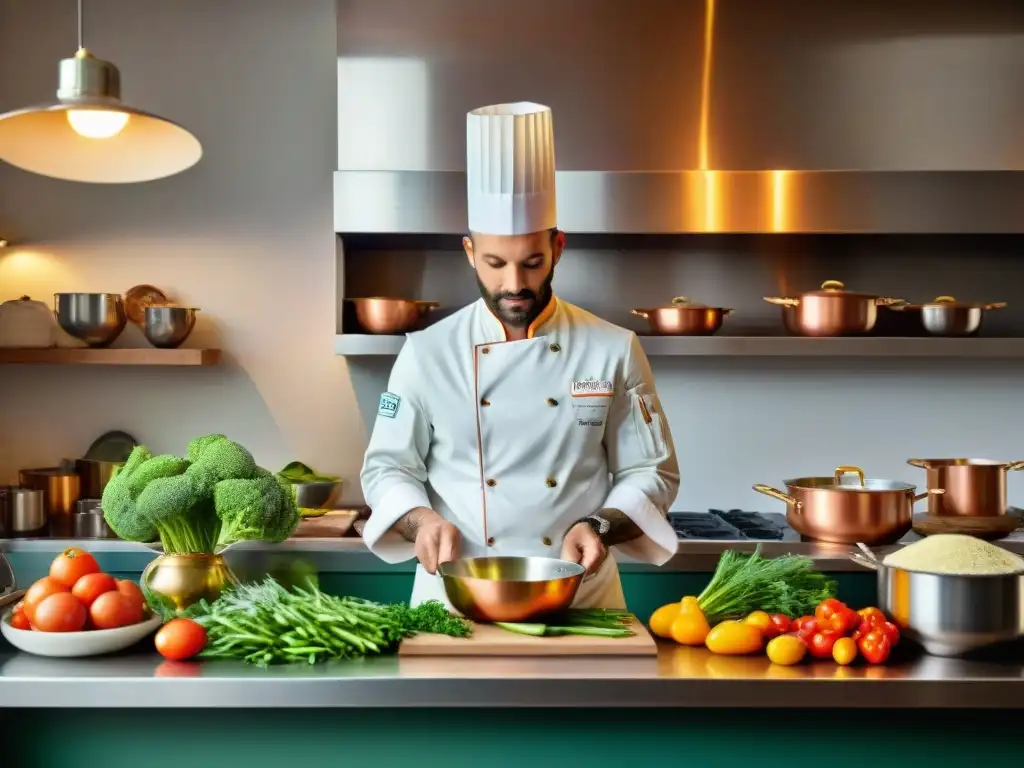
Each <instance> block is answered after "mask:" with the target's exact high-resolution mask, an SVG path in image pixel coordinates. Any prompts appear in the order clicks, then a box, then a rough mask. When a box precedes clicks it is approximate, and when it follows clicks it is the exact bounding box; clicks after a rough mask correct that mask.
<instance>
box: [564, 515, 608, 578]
mask: <svg viewBox="0 0 1024 768" xmlns="http://www.w3.org/2000/svg"><path fill="white" fill-rule="evenodd" d="M606 557H608V549H607V547H605V545H604V543H603V542H602V541H601V539H600V537H599V536H598V535H597V532H596V531H595V530H594V529H593V528H592V527H591V526H590V525H589V524H588V523H576V525H574V526H573V527H572V528H570V529H569V532H568V533H567V534H565V539H563V541H562V559H563V560H569V561H571V562H573V563H579V564H580V565H582V566H583V567H584V568H586V569H587V575H588V576H592V575H593V574H595V573H597V570H598V569H599V568H600V567H601V564H602V563H603V562H604V559H605V558H606Z"/></svg>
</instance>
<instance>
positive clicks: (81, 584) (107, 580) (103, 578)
mask: <svg viewBox="0 0 1024 768" xmlns="http://www.w3.org/2000/svg"><path fill="white" fill-rule="evenodd" d="M114 589H117V582H116V581H114V577H113V576H111V575H110V574H107V573H87V574H85V576H83V577H82V578H80V579H79V580H78V581H76V582H75V586H73V587H72V588H71V594H72V595H74V596H75V597H77V598H78V599H79V600H81V601H82V605H84V606H85V607H86V608H88V607H89V606H90V605H92V604H93V601H95V600H96V598H97V597H99V596H100V595H102V594H103V593H104V592H110V591H111V590H114Z"/></svg>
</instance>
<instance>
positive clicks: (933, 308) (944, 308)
mask: <svg viewBox="0 0 1024 768" xmlns="http://www.w3.org/2000/svg"><path fill="white" fill-rule="evenodd" d="M1005 306H1006V302H1005V301H997V302H995V303H993V304H964V303H962V302H959V301H957V300H956V299H955V298H953V297H952V296H939V297H938V298H936V299H935V301H930V302H928V303H927V304H903V305H898V306H894V307H892V309H899V310H913V311H917V312H920V313H921V325H923V326H924V329H925V330H926V331H928V333H930V334H932V335H933V336H970V335H971V334H972V333H975V332H976V331H977V330H978V329H979V328H981V320H982V317H983V316H984V313H985V312H988V311H990V310H993V309H1002V308H1003V307H1005Z"/></svg>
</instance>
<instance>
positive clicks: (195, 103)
mask: <svg viewBox="0 0 1024 768" xmlns="http://www.w3.org/2000/svg"><path fill="white" fill-rule="evenodd" d="M85 9H86V36H87V37H86V45H87V46H88V47H89V48H90V49H91V50H93V52H94V53H95V54H96V55H97V56H100V57H103V58H107V59H109V60H111V61H113V62H114V63H115V64H117V65H118V67H119V68H120V69H121V75H122V87H123V95H124V98H125V100H126V101H127V102H129V103H131V104H133V105H137V106H138V107H139V108H142V109H146V110H149V111H153V112H156V113H157V114H161V115H166V116H167V117H169V118H171V119H174V120H176V121H179V122H181V123H183V124H184V125H186V126H188V127H189V128H190V129H191V130H193V131H194V132H195V133H196V135H197V136H198V137H199V138H200V140H201V141H202V143H203V147H204V150H205V156H204V157H203V159H202V161H201V162H200V164H199V165H198V166H196V167H195V168H194V169H192V170H190V171H188V172H186V173H184V174H182V175H180V176H177V177H173V178H170V179H167V180H164V181H158V182H153V183H149V184H143V185H138V186H110V187H106V186H100V185H86V184H72V183H67V182H62V181H57V180H52V179H46V178H42V177H38V176H33V175H30V174H26V173H24V172H22V171H20V170H17V169H15V168H13V167H11V166H7V165H0V233H6V235H7V236H8V237H11V238H16V239H18V240H22V241H23V244H21V245H17V246H16V247H13V248H10V249H8V250H7V251H6V252H3V255H0V300H4V299H9V298H13V297H17V296H19V295H21V294H23V293H28V294H31V295H32V296H34V297H36V298H39V299H42V300H44V301H49V300H50V298H49V297H50V295H51V294H52V293H53V292H54V291H113V292H123V291H125V290H126V289H128V288H129V287H131V286H133V285H136V284H139V283H152V284H155V285H157V286H160V287H162V288H163V289H164V290H166V291H167V292H169V293H170V294H171V295H173V296H175V297H177V298H179V299H180V300H181V301H183V302H187V303H189V304H192V305H194V306H197V307H200V308H201V309H202V310H203V311H202V313H200V324H199V325H197V327H196V330H195V332H194V335H193V338H192V339H190V341H189V342H188V344H189V345H190V346H193V345H194V346H219V347H221V348H222V349H224V350H225V353H226V356H227V363H226V364H225V365H223V366H220V367H217V368H212V369H187V368H183V369H161V368H152V369H145V368H105V367H45V368H43V367H33V366H2V367H0V482H3V481H8V482H9V481H11V480H12V479H14V477H15V475H16V470H17V469H18V468H20V467H25V466H41V465H42V466H46V465H52V464H53V463H55V462H56V461H57V460H59V459H60V458H61V457H64V456H77V455H81V453H82V452H84V451H85V450H86V448H87V447H88V446H89V444H90V442H91V441H92V439H93V438H95V437H96V436H98V435H99V434H101V433H102V432H104V431H106V430H108V429H125V430H127V431H129V432H130V433H132V434H133V435H135V436H136V437H137V438H138V439H139V440H141V441H143V442H145V443H147V444H149V445H151V446H152V448H153V449H154V450H158V451H181V450H183V449H184V447H185V443H186V441H187V440H188V439H190V438H191V437H193V436H196V435H199V434H204V433H207V432H211V431H223V432H226V433H227V434H228V435H230V436H232V437H234V438H236V439H238V440H240V441H241V442H243V443H244V444H246V445H247V446H249V447H251V449H252V450H253V452H254V453H255V454H256V457H257V459H258V460H259V461H260V462H261V463H263V464H265V465H266V466H268V467H271V468H277V467H279V466H280V465H282V464H283V463H284V462H286V461H288V460H291V459H302V460H303V461H306V462H308V463H310V464H312V465H314V466H315V467H316V468H317V469H319V470H321V471H324V472H337V473H341V474H343V475H345V476H348V477H355V475H356V474H357V473H358V469H359V464H360V454H361V451H362V446H363V445H364V443H365V435H364V434H363V431H362V429H363V428H362V423H361V421H360V420H359V418H358V416H357V413H356V409H355V408H354V407H353V402H354V400H353V393H352V389H351V385H350V383H349V378H348V375H347V372H346V368H345V363H344V361H343V360H341V359H339V358H336V357H335V356H334V355H333V354H332V349H331V343H332V335H333V331H334V285H335V280H334V268H335V236H334V234H333V233H332V218H331V194H332V192H331V174H332V171H333V170H334V168H335V167H336V153H337V143H336V142H337V139H336V136H337V134H336V96H335V92H336V65H335V53H336V34H335V21H334V19H335V10H334V2H333V0H302V2H282V1H281V0H217V2H208V1H207V0H174V1H173V2H170V1H169V0H90V1H89V2H87V3H85ZM74 51H75V4H74V3H73V2H69V1H68V0H4V2H2V3H0V111H6V110H8V109H12V108H16V107H19V106H24V105H27V104H31V103H34V102H39V101H44V100H47V99H49V98H52V96H53V91H54V90H55V89H56V72H57V62H58V60H59V59H61V58H64V57H67V56H70V55H73V54H74ZM117 345H118V346H122V345H124V346H145V345H146V342H145V340H144V339H143V338H142V336H141V334H140V333H139V332H138V331H137V330H136V329H134V328H131V327H130V328H129V329H128V330H127V331H126V332H125V333H124V335H123V336H122V337H121V339H120V340H119V342H118V343H117Z"/></svg>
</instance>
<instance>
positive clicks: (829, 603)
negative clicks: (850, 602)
mask: <svg viewBox="0 0 1024 768" xmlns="http://www.w3.org/2000/svg"><path fill="white" fill-rule="evenodd" d="M844 610H846V605H845V604H844V603H842V602H841V601H839V600H836V599H835V598H834V597H829V598H827V599H825V600H822V601H821V602H820V603H818V607H817V608H815V609H814V618H816V619H819V620H827V619H830V618H832V616H833V615H834V614H837V613H840V612H842V611H844Z"/></svg>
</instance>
